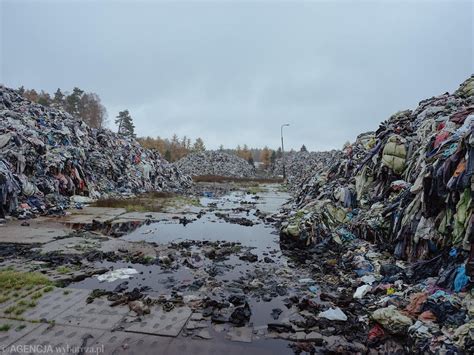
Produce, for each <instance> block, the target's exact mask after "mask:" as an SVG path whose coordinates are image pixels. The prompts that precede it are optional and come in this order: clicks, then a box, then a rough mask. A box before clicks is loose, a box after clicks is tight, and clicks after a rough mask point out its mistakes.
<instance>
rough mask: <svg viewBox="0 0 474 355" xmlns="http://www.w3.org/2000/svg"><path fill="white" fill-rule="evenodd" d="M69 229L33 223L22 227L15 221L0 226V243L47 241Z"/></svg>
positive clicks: (62, 234)
mask: <svg viewBox="0 0 474 355" xmlns="http://www.w3.org/2000/svg"><path fill="white" fill-rule="evenodd" d="M70 231H71V230H70V229H67V228H65V227H62V228H60V227H56V226H54V227H53V226H51V227H39V226H33V225H30V226H29V227H23V226H20V225H18V224H15V223H7V224H6V225H3V226H0V243H20V244H36V243H40V244H41V243H48V242H51V241H53V240H54V239H55V238H57V237H63V236H65V235H67V234H68V233H70Z"/></svg>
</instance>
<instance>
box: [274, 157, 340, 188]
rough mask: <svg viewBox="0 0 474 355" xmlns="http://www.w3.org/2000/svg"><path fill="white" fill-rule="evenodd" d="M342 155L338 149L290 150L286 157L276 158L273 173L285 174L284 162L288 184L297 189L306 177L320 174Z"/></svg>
mask: <svg viewBox="0 0 474 355" xmlns="http://www.w3.org/2000/svg"><path fill="white" fill-rule="evenodd" d="M340 157H341V152H340V151H338V150H331V151H327V152H308V151H298V152H295V151H290V152H288V153H285V154H284V159H283V158H279V159H277V160H276V162H275V167H274V169H273V173H274V175H283V162H284V163H285V172H286V177H287V180H288V184H289V186H290V188H291V189H297V188H298V187H299V186H300V184H301V183H302V182H303V181H304V180H305V179H307V178H308V177H310V176H313V175H315V174H318V172H320V171H322V170H323V169H325V168H326V167H327V166H329V165H332V164H333V162H334V161H335V160H338V159H340Z"/></svg>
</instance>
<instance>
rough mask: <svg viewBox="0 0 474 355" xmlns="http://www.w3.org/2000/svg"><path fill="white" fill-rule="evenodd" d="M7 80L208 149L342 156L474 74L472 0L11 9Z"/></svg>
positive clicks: (30, 4) (65, 1)
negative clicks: (77, 91)
mask: <svg viewBox="0 0 474 355" xmlns="http://www.w3.org/2000/svg"><path fill="white" fill-rule="evenodd" d="M0 3H1V5H0V6H1V7H0V12H1V48H0V51H1V52H0V83H3V84H4V85H6V86H9V87H15V88H17V87H19V86H21V85H23V86H25V87H26V88H34V89H36V90H41V89H43V90H45V91H48V92H54V91H55V90H56V89H57V88H58V87H59V88H61V89H64V90H69V91H70V90H71V89H72V88H73V87H74V86H77V87H80V88H81V89H84V90H86V91H88V92H95V93H97V94H98V95H99V96H100V97H101V99H102V102H103V104H104V105H105V106H106V108H107V111H108V116H109V125H110V127H111V128H112V129H115V127H114V124H113V121H114V118H115V116H116V115H117V113H118V112H119V111H121V110H124V109H128V110H129V111H130V113H131V115H132V117H133V118H134V122H135V125H136V132H137V134H138V135H139V136H152V137H154V136H161V137H171V136H172V135H173V133H176V134H178V135H179V136H183V135H187V136H188V137H191V138H193V139H195V138H197V137H202V138H203V139H204V141H205V143H206V146H207V148H208V149H216V148H217V147H218V146H219V145H220V144H223V145H224V147H226V148H234V147H236V146H237V145H238V144H240V145H243V144H247V145H249V146H252V147H262V146H264V145H267V146H269V147H272V148H276V147H278V145H279V144H280V125H281V124H284V123H289V124H290V126H289V127H286V128H285V130H284V134H285V148H293V149H299V148H300V147H301V145H302V144H305V145H306V147H307V148H308V149H310V150H328V149H339V148H341V147H342V145H343V144H344V143H345V142H346V141H354V139H355V138H356V137H357V135H358V134H359V133H362V132H365V131H370V130H375V129H376V128H377V127H378V124H379V123H380V122H381V121H383V120H385V119H387V118H388V117H389V116H390V115H391V114H393V113H395V112H397V111H399V110H403V109H407V108H411V109H414V108H416V105H417V104H418V102H419V101H420V100H422V99H424V98H428V97H431V96H433V95H438V94H442V93H444V92H446V91H449V92H452V91H454V90H456V88H457V87H458V86H459V84H460V83H461V82H462V81H464V80H465V79H467V78H468V77H469V76H470V75H471V74H472V73H474V38H473V37H474V27H473V26H474V9H473V6H474V5H473V4H474V2H473V1H456V0H451V1H390V0H385V1H338V0H333V1H327V2H323V1H306V2H298V1H291V2H290V1H285V2H278V1H225V0H223V1H208V2H203V1H190V2H178V1H173V2H164V1H107V0H102V1H101V0H97V1H74V0H58V1H45V0H36V1H22V0H0Z"/></svg>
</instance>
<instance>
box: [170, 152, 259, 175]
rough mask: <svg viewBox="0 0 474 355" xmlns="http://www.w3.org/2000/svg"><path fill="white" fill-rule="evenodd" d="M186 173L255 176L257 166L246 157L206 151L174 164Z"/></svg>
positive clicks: (186, 157) (190, 155)
mask: <svg viewBox="0 0 474 355" xmlns="http://www.w3.org/2000/svg"><path fill="white" fill-rule="evenodd" d="M173 165H174V166H175V167H177V168H178V170H179V171H182V172H183V173H185V174H188V175H191V176H206V175H212V176H225V177H238V178H244V177H254V176H255V173H256V172H255V168H254V167H253V166H252V165H250V164H249V163H248V162H247V161H246V160H245V159H242V158H240V157H238V156H236V155H233V154H229V153H225V152H218V151H205V152H201V153H193V154H189V155H187V156H185V157H184V158H182V159H180V160H178V161H177V162H176V163H174V164H173Z"/></svg>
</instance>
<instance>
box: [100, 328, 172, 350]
mask: <svg viewBox="0 0 474 355" xmlns="http://www.w3.org/2000/svg"><path fill="white" fill-rule="evenodd" d="M172 339H173V338H170V337H160V336H155V335H146V334H139V333H127V332H122V331H116V332H105V333H104V334H103V335H102V336H101V337H100V338H99V339H97V342H96V345H98V346H102V345H103V346H104V354H114V355H115V354H127V355H142V354H144V355H148V354H149V355H155V354H170V353H169V352H168V351H167V348H168V346H169V344H170V342H171V340H172Z"/></svg>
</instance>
